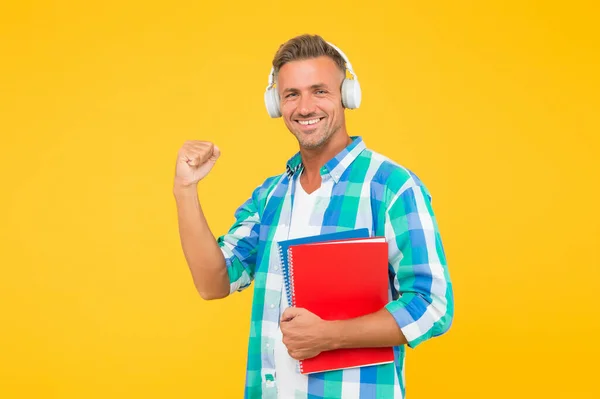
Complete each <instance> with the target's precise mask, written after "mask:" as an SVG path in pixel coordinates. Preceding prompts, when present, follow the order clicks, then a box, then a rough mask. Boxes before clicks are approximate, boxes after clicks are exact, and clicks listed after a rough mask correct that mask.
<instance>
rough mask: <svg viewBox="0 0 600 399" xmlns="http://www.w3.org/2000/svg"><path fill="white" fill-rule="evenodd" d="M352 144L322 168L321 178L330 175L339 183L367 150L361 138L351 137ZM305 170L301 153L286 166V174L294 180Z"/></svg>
mask: <svg viewBox="0 0 600 399" xmlns="http://www.w3.org/2000/svg"><path fill="white" fill-rule="evenodd" d="M351 139H352V142H351V143H350V144H348V146H347V147H346V148H344V149H343V150H342V151H340V152H339V153H338V154H337V155H336V156H335V157H333V158H332V159H330V160H329V161H328V162H327V163H326V164H325V165H323V167H322V168H321V171H320V172H321V176H323V175H327V174H328V175H330V176H331V178H332V179H333V180H334V181H335V182H336V183H337V182H338V181H339V180H340V178H341V177H342V174H343V173H344V171H345V170H346V168H347V167H348V166H350V165H351V164H352V162H354V160H355V159H356V157H358V155H359V154H360V153H361V152H362V151H363V150H364V149H365V148H366V145H365V143H364V141H363V139H362V137H360V136H351ZM302 169H304V165H303V164H302V157H301V155H300V152H297V153H296V154H295V155H294V156H293V157H291V158H290V159H289V160H288V162H287V165H286V173H287V175H288V177H289V178H292V177H293V176H294V175H296V174H297V173H298V172H301V171H302Z"/></svg>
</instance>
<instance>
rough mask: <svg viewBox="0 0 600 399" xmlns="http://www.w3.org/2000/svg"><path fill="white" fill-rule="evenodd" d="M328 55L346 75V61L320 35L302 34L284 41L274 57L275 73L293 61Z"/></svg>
mask: <svg viewBox="0 0 600 399" xmlns="http://www.w3.org/2000/svg"><path fill="white" fill-rule="evenodd" d="M321 56H327V57H329V58H331V59H332V60H333V61H334V62H335V63H336V65H337V66H338V67H339V68H340V71H342V72H343V73H344V76H345V75H346V61H344V58H343V57H342V56H341V55H340V53H338V52H337V50H336V49H334V48H333V47H331V46H330V45H329V44H328V43H327V42H326V41H325V40H324V39H323V38H322V37H321V36H319V35H308V34H305V35H300V36H296V37H294V38H292V39H290V40H288V41H287V42H285V43H283V44H282V45H281V46H280V47H279V50H277V53H275V57H274V58H273V68H274V75H275V76H277V73H278V72H279V69H281V67H282V66H284V65H285V64H287V63H288V62H291V61H298V60H306V59H310V58H317V57H321Z"/></svg>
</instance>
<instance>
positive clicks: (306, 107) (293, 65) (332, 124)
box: [277, 56, 345, 149]
mask: <svg viewBox="0 0 600 399" xmlns="http://www.w3.org/2000/svg"><path fill="white" fill-rule="evenodd" d="M277 78H278V79H277V86H278V88H279V96H280V99H281V101H280V104H281V113H282V116H283V120H284V122H285V125H286V126H287V128H288V129H289V130H290V132H292V134H294V136H296V138H297V139H298V143H299V144H300V146H301V147H303V148H305V149H315V148H318V147H320V146H321V145H323V144H324V143H326V142H327V141H328V140H329V138H330V137H331V136H333V135H334V134H335V133H336V132H338V131H339V130H340V128H341V127H342V126H345V122H344V107H343V106H342V98H341V85H342V81H343V79H344V73H343V72H342V71H340V69H339V68H338V66H337V65H336V64H335V62H334V61H333V60H332V59H331V58H329V57H326V56H323V57H318V58H312V59H308V60H300V61H292V62H289V63H287V64H285V65H284V66H282V67H281V69H280V70H279V74H278V76H277Z"/></svg>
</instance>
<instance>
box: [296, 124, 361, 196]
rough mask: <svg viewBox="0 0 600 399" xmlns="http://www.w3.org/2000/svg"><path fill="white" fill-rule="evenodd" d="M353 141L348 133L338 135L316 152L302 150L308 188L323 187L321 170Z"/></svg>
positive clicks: (303, 174)
mask: <svg viewBox="0 0 600 399" xmlns="http://www.w3.org/2000/svg"><path fill="white" fill-rule="evenodd" d="M351 142H352V139H351V138H350V137H349V136H348V134H347V133H344V134H337V135H334V137H331V139H330V140H329V141H328V142H327V143H325V144H324V145H323V146H322V147H320V148H316V149H314V150H307V149H303V148H301V149H300V155H301V156H302V163H303V164H304V171H303V172H302V177H303V179H304V181H303V185H304V183H305V184H306V185H308V186H312V187H315V186H316V187H319V186H320V185H321V174H320V171H321V168H322V167H323V165H325V164H326V163H327V162H328V161H330V160H331V159H332V158H333V157H335V156H336V155H337V154H338V153H339V152H340V151H342V150H343V149H344V148H346V147H347V146H348V145H349V144H350V143H351Z"/></svg>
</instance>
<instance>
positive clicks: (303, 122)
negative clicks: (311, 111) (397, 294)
mask: <svg viewBox="0 0 600 399" xmlns="http://www.w3.org/2000/svg"><path fill="white" fill-rule="evenodd" d="M320 120H321V119H320V118H319V119H312V120H310V121H298V123H300V124H301V125H314V124H315V123H317V122H318V121H320Z"/></svg>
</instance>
